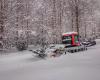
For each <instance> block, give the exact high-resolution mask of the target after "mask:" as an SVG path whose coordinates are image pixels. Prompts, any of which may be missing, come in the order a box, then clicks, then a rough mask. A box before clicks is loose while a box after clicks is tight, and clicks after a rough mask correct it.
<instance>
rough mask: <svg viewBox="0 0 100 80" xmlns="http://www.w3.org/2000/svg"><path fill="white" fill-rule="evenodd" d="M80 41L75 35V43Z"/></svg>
mask: <svg viewBox="0 0 100 80" xmlns="http://www.w3.org/2000/svg"><path fill="white" fill-rule="evenodd" d="M78 41H79V39H78V36H77V35H75V43H77V42H78Z"/></svg>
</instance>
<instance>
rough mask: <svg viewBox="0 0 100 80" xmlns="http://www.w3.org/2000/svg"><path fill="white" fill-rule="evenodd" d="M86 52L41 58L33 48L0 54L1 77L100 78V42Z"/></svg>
mask: <svg viewBox="0 0 100 80" xmlns="http://www.w3.org/2000/svg"><path fill="white" fill-rule="evenodd" d="M97 42H98V44H97V45H96V46H93V47H90V48H89V50H87V51H84V52H77V53H73V54H71V53H70V54H66V55H62V56H60V57H56V58H47V59H39V58H36V57H34V56H33V54H32V53H31V52H29V51H24V52H22V53H21V52H19V53H16V54H11V55H8V56H1V57H0V80H100V44H99V40H98V41H97Z"/></svg>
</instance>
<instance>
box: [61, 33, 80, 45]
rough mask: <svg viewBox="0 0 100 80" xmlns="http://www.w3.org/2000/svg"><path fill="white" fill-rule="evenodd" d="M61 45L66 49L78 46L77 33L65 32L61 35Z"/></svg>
mask: <svg viewBox="0 0 100 80" xmlns="http://www.w3.org/2000/svg"><path fill="white" fill-rule="evenodd" d="M62 43H63V44H65V46H66V47H74V46H80V41H79V36H78V33H77V32H67V33H63V35H62Z"/></svg>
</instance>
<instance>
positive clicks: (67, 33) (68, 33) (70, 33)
mask: <svg viewBox="0 0 100 80" xmlns="http://www.w3.org/2000/svg"><path fill="white" fill-rule="evenodd" d="M72 34H78V33H77V32H66V33H63V34H62V35H63V36H66V35H72Z"/></svg>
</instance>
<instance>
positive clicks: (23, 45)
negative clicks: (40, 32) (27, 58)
mask: <svg viewBox="0 0 100 80" xmlns="http://www.w3.org/2000/svg"><path fill="white" fill-rule="evenodd" d="M16 48H17V49H18V50H19V51H23V50H26V49H27V48H28V44H27V42H26V41H18V42H17V43H16Z"/></svg>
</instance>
